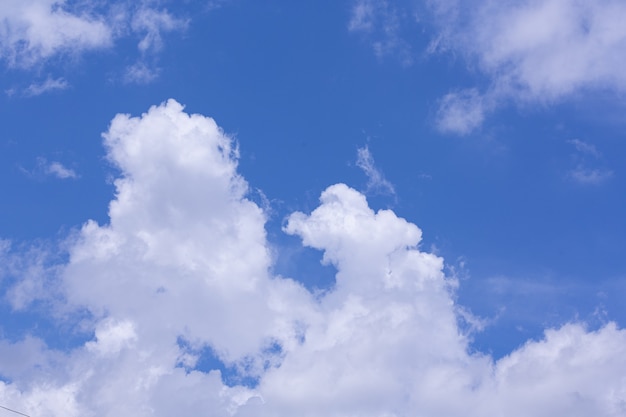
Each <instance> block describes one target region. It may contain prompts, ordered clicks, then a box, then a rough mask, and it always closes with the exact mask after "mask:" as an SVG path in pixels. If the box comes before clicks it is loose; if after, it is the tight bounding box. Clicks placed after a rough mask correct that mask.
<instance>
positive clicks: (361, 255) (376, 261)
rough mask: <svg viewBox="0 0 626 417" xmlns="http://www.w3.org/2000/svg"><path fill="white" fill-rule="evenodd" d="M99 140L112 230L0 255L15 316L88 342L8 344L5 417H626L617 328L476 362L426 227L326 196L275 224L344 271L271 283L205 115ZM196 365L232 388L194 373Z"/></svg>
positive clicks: (559, 333)
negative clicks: (56, 248) (426, 241)
mask: <svg viewBox="0 0 626 417" xmlns="http://www.w3.org/2000/svg"><path fill="white" fill-rule="evenodd" d="M103 137H104V144H105V148H106V150H107V155H108V159H109V160H110V161H111V163H113V164H114V165H115V166H116V167H117V168H118V169H119V172H120V174H119V177H118V178H117V179H116V180H115V182H114V184H115V187H116V193H115V197H114V199H113V200H112V201H111V203H110V206H109V215H110V220H109V222H108V223H107V224H97V223H96V222H94V221H88V222H86V223H85V224H84V225H83V226H82V228H81V229H80V230H79V231H78V232H77V233H76V234H74V235H72V236H71V237H69V238H68V240H67V241H66V242H65V243H64V245H63V246H64V247H66V248H67V250H68V255H69V256H68V257H67V259H68V261H67V263H61V264H56V265H52V266H51V265H49V263H48V264H44V265H43V266H41V263H39V264H37V263H36V262H37V259H41V258H42V256H43V255H40V256H38V257H35V258H33V257H32V256H28V254H24V255H23V256H20V252H19V250H18V249H11V246H10V244H9V243H8V242H0V258H1V259H3V260H7V259H12V261H11V262H10V264H11V265H13V267H12V271H11V274H10V277H7V276H6V273H5V271H4V269H3V270H2V271H3V279H4V280H5V284H6V285H9V286H11V287H12V288H15V287H16V286H19V285H20V283H23V282H26V280H25V279H23V276H25V275H28V279H29V280H30V282H31V283H30V285H28V286H26V287H25V288H20V290H21V292H20V295H21V301H20V305H19V308H20V309H22V310H26V311H29V309H31V310H32V312H33V314H46V315H47V317H51V318H52V320H53V321H54V322H55V324H56V325H57V326H58V327H59V329H68V328H80V329H82V331H83V333H84V334H86V335H87V336H86V339H87V340H86V341H84V342H79V343H77V344H76V345H75V346H74V347H73V348H71V349H70V350H67V351H59V350H56V349H54V348H51V347H48V346H47V344H46V340H44V339H40V338H37V337H35V336H27V337H25V338H23V339H21V340H8V339H4V338H2V339H0V355H1V357H2V358H5V359H6V360H4V361H2V363H1V364H0V374H1V375H2V379H1V380H0V404H2V405H6V406H10V407H11V408H14V409H20V410H21V411H23V412H25V413H27V414H29V415H33V416H34V415H49V416H53V417H54V416H59V417H61V416H63V417H68V416H69V417H74V416H76V417H78V416H82V415H93V416H107V415H136V416H147V415H150V416H157V417H158V416H171V415H174V414H176V415H206V414H210V415H214V416H238V417H251V416H260V417H263V416H278V417H280V416H285V417H286V416H293V415H301V416H305V417H306V416H320V415H328V416H354V415H359V416H366V417H367V416H372V417H374V416H378V417H379V416H405V415H433V416H435V415H436V416H458V415H463V416H469V417H472V416H476V417H478V416H481V417H482V416H485V415H507V416H512V417H517V416H519V417H521V416H528V415H533V416H538V417H542V416H554V415H568V416H589V415H594V416H619V415H624V413H625V412H626V408H625V406H624V404H626V382H625V381H624V378H623V372H622V370H623V369H624V368H625V367H626V332H625V331H624V330H621V329H619V328H617V326H616V325H615V324H614V323H607V324H605V325H604V326H602V327H601V328H598V329H595V330H590V329H587V328H586V326H585V324H584V323H569V324H566V325H564V326H562V327H560V328H558V329H548V330H546V332H545V335H544V338H543V339H541V340H537V341H533V340H530V341H528V342H526V343H525V344H524V345H523V346H522V347H520V348H518V349H516V350H515V351H513V352H511V353H510V354H509V355H507V356H505V357H503V358H502V359H499V360H497V361H496V360H494V359H493V358H492V357H491V356H489V355H487V354H482V353H479V352H475V351H473V350H472V349H471V347H470V337H471V335H468V334H466V333H465V332H464V331H463V330H462V329H461V328H460V327H459V325H458V320H459V314H460V312H463V313H464V314H466V315H467V314H468V313H467V311H466V310H464V309H463V308H462V306H460V305H459V304H458V303H457V299H456V297H455V296H454V291H455V288H456V287H457V286H458V285H459V283H458V282H457V281H456V280H455V279H454V278H453V277H448V276H446V275H445V273H444V260H443V259H442V258H441V257H439V256H436V255H434V254H432V253H428V252H424V251H422V250H421V249H420V247H419V244H420V241H421V238H422V232H421V230H420V229H419V228H418V227H417V226H416V225H414V224H412V223H409V222H408V221H406V220H404V219H402V218H400V217H398V216H397V215H396V214H395V213H394V212H393V211H391V210H379V211H374V210H372V209H371V208H370V207H369V205H368V202H367V200H366V198H365V196H364V195H363V194H361V193H360V192H358V191H356V190H354V189H352V188H350V187H348V186H347V185H345V184H335V185H331V186H330V187H328V188H327V189H326V190H325V191H324V192H323V193H322V195H321V197H320V203H319V206H318V207H317V208H315V209H314V210H313V211H312V212H310V213H302V212H295V213H292V214H291V215H290V216H289V217H288V218H287V220H286V223H285V226H284V232H285V233H287V234H290V235H293V236H296V237H299V238H300V239H301V240H302V244H303V245H305V246H308V247H311V248H315V249H317V250H320V251H321V252H322V253H323V259H324V261H325V262H327V263H329V264H332V265H333V266H334V267H335V268H336V270H337V274H336V283H335V285H334V286H333V288H331V289H330V290H329V291H328V292H326V293H324V294H321V295H320V294H312V293H311V292H309V291H308V290H307V289H305V287H304V286H303V285H301V284H300V283H299V282H298V281H297V277H294V279H288V278H282V277H275V276H272V275H271V272H270V271H271V259H272V256H271V252H272V248H271V246H270V244H269V243H268V241H267V239H266V233H265V230H264V225H265V221H266V215H265V212H264V211H263V210H262V209H261V208H260V207H259V206H258V205H256V204H255V203H254V202H252V201H251V200H249V199H248V198H247V197H246V196H247V193H248V192H249V188H248V184H247V182H246V180H245V179H244V178H243V177H242V176H241V174H239V173H238V170H237V151H236V147H234V146H233V142H232V140H231V139H230V138H229V137H228V136H227V135H225V134H224V133H223V131H222V130H221V129H220V128H219V127H218V126H217V125H216V123H215V122H214V121H213V120H212V119H211V118H209V117H205V116H202V115H198V114H187V113H185V111H184V109H183V107H182V106H181V105H180V104H179V103H177V102H175V101H173V100H170V101H168V102H166V103H163V104H161V105H159V106H154V107H152V108H151V109H150V110H149V111H148V112H147V113H145V114H143V115H142V116H140V117H130V116H129V115H118V116H116V117H115V118H114V119H113V121H112V122H111V125H110V128H109V130H108V131H107V132H106V133H105V134H104V136H103ZM30 263H33V268H34V267H36V266H37V265H40V267H39V269H37V268H34V269H33V268H30V267H29V264H30ZM7 264H8V263H7ZM3 265H5V263H3ZM29 271H30V272H29ZM32 271H39V273H37V272H32ZM29 288H32V289H33V290H32V291H31V292H29ZM42 288H52V289H54V291H41V289H42ZM35 305H37V306H42V305H43V306H48V308H49V311H45V312H43V313H42V312H41V310H37V309H35V308H34V306H35ZM39 308H40V307H39ZM37 311H39V313H37ZM207 349H210V351H211V352H213V354H214V356H215V358H214V359H215V360H216V361H218V362H221V363H222V364H223V366H225V367H226V368H228V369H233V370H234V372H235V373H236V374H237V375H238V376H239V377H240V379H237V378H235V379H234V380H230V382H229V383H228V384H227V383H226V382H225V381H226V379H225V378H224V375H223V374H222V373H221V372H220V371H219V370H218V369H219V366H218V365H215V366H214V367H213V370H211V369H207V368H203V367H202V366H200V364H201V363H202V362H203V355H204V353H203V352H206V350H207ZM245 381H248V382H245ZM250 381H252V382H250ZM244 382H245V383H244Z"/></svg>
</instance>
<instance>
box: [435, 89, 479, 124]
mask: <svg viewBox="0 0 626 417" xmlns="http://www.w3.org/2000/svg"><path fill="white" fill-rule="evenodd" d="M488 109H489V106H488V105H487V99H486V98H485V97H484V96H482V95H481V94H480V93H479V92H478V90H476V89H467V90H462V91H458V92H453V93H448V94H446V95H445V96H444V97H443V98H442V99H441V100H440V102H439V109H438V111H437V115H436V120H435V122H436V126H437V129H438V130H439V131H440V132H443V133H454V134H458V135H467V134H468V133H470V132H472V131H474V130H475V129H476V128H478V127H479V126H480V125H482V123H483V120H484V119H485V113H486V112H487V110H488Z"/></svg>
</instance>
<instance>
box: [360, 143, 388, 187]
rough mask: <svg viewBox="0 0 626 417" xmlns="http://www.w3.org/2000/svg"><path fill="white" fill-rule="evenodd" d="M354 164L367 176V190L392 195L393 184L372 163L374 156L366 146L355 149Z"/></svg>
mask: <svg viewBox="0 0 626 417" xmlns="http://www.w3.org/2000/svg"><path fill="white" fill-rule="evenodd" d="M356 166H357V167H359V168H361V170H362V171H363V173H364V174H365V175H366V176H367V191H368V192H376V193H382V194H391V195H394V194H395V193H396V190H395V189H394V187H393V184H392V183H391V182H389V180H387V178H385V175H384V174H383V172H382V171H381V170H380V168H378V167H377V166H376V164H375V163H374V157H373V156H372V153H371V152H370V149H369V147H368V146H364V147H363V148H358V149H357V158H356Z"/></svg>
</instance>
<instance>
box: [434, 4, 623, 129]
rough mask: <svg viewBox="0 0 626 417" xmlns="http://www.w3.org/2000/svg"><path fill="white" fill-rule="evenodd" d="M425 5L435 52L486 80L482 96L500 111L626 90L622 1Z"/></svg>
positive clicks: (476, 125)
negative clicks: (457, 58)
mask: <svg viewBox="0 0 626 417" xmlns="http://www.w3.org/2000/svg"><path fill="white" fill-rule="evenodd" d="M429 5H430V7H431V11H433V12H434V15H435V22H436V24H435V26H436V28H437V31H438V34H437V36H436V41H437V42H436V43H434V44H435V45H436V48H434V49H438V50H444V51H454V52H456V53H460V54H461V55H463V56H465V57H466V58H467V59H468V61H469V62H470V65H471V66H473V67H475V68H478V69H479V70H480V71H482V72H483V73H484V74H486V75H487V76H488V77H489V79H490V86H489V87H488V89H487V90H486V91H485V92H483V93H482V94H483V95H484V96H485V97H486V98H488V99H489V100H493V101H495V102H497V103H498V104H503V103H505V102H508V101H513V102H517V103H529V102H531V103H532V102H540V103H552V102H555V101H558V100H562V99H565V98H567V97H569V96H571V95H573V94H575V93H577V92H581V91H589V90H611V91H618V92H620V93H624V92H625V91H626V75H625V74H624V72H623V71H622V68H624V66H625V65H626V55H625V54H624V50H625V49H626V26H624V25H623V24H622V22H623V21H624V19H625V18H626V5H625V4H624V3H623V2H621V1H619V0H601V1H595V2H585V1H565V0H548V1H532V0H523V1H492V0H487V1H482V2H479V3H473V4H472V5H471V6H470V5H468V4H465V3H463V2H461V1H458V0H431V1H430V2H429ZM478 125H479V124H478V123H477V124H475V127H478ZM468 127H469V126H468Z"/></svg>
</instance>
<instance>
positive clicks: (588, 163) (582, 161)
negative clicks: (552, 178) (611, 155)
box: [567, 139, 613, 185]
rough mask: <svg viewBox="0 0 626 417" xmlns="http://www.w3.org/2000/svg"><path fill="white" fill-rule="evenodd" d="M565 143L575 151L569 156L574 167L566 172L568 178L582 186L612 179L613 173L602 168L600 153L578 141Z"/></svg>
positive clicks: (590, 145)
mask: <svg viewBox="0 0 626 417" xmlns="http://www.w3.org/2000/svg"><path fill="white" fill-rule="evenodd" d="M567 143H569V144H571V145H572V146H574V148H575V149H576V152H575V153H574V154H572V155H571V157H572V160H573V161H574V164H575V167H574V168H573V169H571V170H569V171H568V172H567V176H568V178H570V179H572V180H574V181H575V182H577V183H579V184H583V185H599V184H602V183H604V182H606V181H607V180H609V179H610V178H611V177H613V171H612V170H611V169H608V168H606V167H604V166H602V165H603V163H602V159H603V156H602V153H601V152H600V151H599V150H598V149H597V148H596V147H595V146H594V145H592V144H590V143H587V142H584V141H582V140H580V139H572V140H568V141H567Z"/></svg>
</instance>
